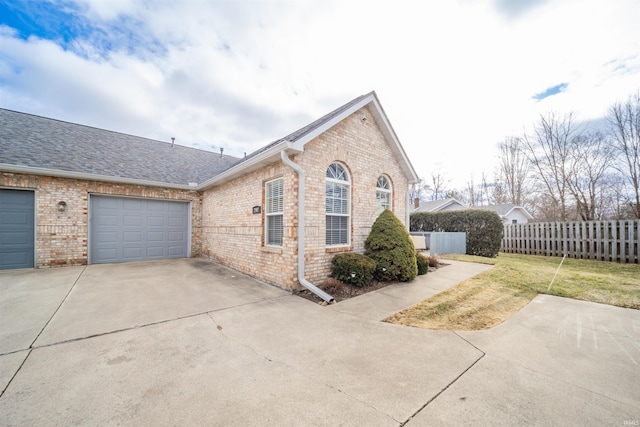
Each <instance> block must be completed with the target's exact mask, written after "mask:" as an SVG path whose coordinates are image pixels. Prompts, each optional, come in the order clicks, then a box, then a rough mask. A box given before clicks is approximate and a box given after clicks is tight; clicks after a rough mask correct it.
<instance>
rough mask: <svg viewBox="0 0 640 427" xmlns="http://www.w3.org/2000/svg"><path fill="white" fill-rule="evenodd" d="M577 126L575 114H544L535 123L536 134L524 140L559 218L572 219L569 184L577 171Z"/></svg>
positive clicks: (530, 159)
mask: <svg viewBox="0 0 640 427" xmlns="http://www.w3.org/2000/svg"><path fill="white" fill-rule="evenodd" d="M576 133H577V129H576V125H575V124H574V117H573V113H569V114H566V115H564V116H563V117H557V116H556V115H555V114H554V113H548V114H547V115H546V116H545V115H540V119H539V120H538V122H537V123H536V125H535V128H534V135H533V136H532V137H529V136H528V135H526V134H525V136H524V138H523V141H524V145H525V147H526V150H527V151H526V153H527V157H528V159H529V161H530V162H531V164H532V165H533V167H534V169H535V170H536V171H537V172H538V175H539V178H540V180H541V181H542V182H543V183H544V187H545V189H546V191H547V192H548V193H547V196H548V197H549V200H550V201H551V203H553V205H554V207H553V209H552V210H550V211H553V212H554V214H555V215H556V218H555V219H557V220H560V221H566V220H567V219H569V213H570V212H569V210H568V200H567V199H568V196H570V192H569V187H568V183H569V180H570V179H571V173H572V171H573V167H572V162H573V161H574V159H573V156H572V155H573V151H572V150H573V142H572V141H573V139H574V138H575V137H576Z"/></svg>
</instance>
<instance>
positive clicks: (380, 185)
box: [376, 175, 392, 215]
mask: <svg viewBox="0 0 640 427" xmlns="http://www.w3.org/2000/svg"><path fill="white" fill-rule="evenodd" d="M391 196H392V190H391V181H389V178H387V177H386V176H384V175H380V176H379V177H378V182H377V184H376V215H380V214H381V213H382V211H384V210H385V209H391Z"/></svg>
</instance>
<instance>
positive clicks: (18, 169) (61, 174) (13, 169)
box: [0, 163, 196, 190]
mask: <svg viewBox="0 0 640 427" xmlns="http://www.w3.org/2000/svg"><path fill="white" fill-rule="evenodd" d="M0 172H10V173H23V174H29V175H44V176H53V177H56V178H70V179H81V180H86V181H103V182H115V183H119V184H131V185H145V186H150V187H163V188H173V189H176V190H196V187H193V186H190V185H185V184H175V183H171V182H161V181H152V180H147V179H135V178H124V177H118V176H108V175H99V174H92V173H84V172H73V171H65V170H60V169H47V168H38V167H32V166H19V165H10V164H7V163H0Z"/></svg>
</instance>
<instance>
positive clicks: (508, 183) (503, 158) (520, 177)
mask: <svg viewBox="0 0 640 427" xmlns="http://www.w3.org/2000/svg"><path fill="white" fill-rule="evenodd" d="M498 148H499V150H500V154H499V168H500V176H501V178H502V182H503V183H504V184H503V186H502V191H503V193H504V198H505V199H506V201H507V202H508V203H513V204H514V205H518V206H524V205H525V198H526V193H527V191H528V190H529V187H530V186H529V183H530V175H529V174H530V170H531V163H530V162H529V159H527V155H526V152H525V151H524V149H525V148H526V146H525V145H524V141H523V140H522V139H521V138H517V137H510V138H505V140H504V141H503V142H501V143H500V144H498Z"/></svg>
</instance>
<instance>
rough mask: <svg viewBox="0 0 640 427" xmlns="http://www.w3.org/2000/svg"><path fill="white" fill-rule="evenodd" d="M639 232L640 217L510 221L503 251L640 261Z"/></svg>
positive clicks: (631, 261)
mask: <svg viewBox="0 0 640 427" xmlns="http://www.w3.org/2000/svg"><path fill="white" fill-rule="evenodd" d="M639 236H640V221H639V220H635V221H632V220H626V221H581V222H577V221H569V222H532V223H528V224H506V225H505V226H504V236H503V238H502V251H503V252H510V253H519V254H529V255H546V256H564V255H565V254H566V255H567V256H568V257H571V258H581V259H593V260H599V261H613V262H620V263H636V264H637V263H638V259H639V258H640V256H639V255H638V253H639V252H640V237H639Z"/></svg>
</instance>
